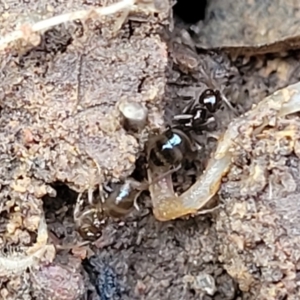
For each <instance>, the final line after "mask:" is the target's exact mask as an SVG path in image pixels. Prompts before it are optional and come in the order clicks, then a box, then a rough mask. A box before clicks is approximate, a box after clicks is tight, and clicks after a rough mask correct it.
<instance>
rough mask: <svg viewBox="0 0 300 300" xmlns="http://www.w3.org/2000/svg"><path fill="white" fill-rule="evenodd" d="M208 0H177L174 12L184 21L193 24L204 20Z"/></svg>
mask: <svg viewBox="0 0 300 300" xmlns="http://www.w3.org/2000/svg"><path fill="white" fill-rule="evenodd" d="M206 4H207V0H177V3H176V4H175V5H174V8H173V10H174V13H175V15H176V16H178V17H179V18H180V19H182V21H184V22H186V23H188V24H193V23H197V22H199V21H200V20H204V17H205V9H206Z"/></svg>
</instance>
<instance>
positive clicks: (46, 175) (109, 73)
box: [0, 0, 300, 300]
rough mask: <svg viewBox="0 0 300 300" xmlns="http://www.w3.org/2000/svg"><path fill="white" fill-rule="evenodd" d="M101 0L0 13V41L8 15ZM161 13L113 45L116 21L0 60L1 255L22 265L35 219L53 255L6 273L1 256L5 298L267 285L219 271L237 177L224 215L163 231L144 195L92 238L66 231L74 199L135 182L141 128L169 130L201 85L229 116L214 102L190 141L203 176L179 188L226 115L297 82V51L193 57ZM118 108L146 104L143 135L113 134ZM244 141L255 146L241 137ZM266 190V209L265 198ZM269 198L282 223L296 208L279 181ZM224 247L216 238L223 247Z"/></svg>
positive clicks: (222, 290) (140, 295) (73, 29)
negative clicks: (44, 228)
mask: <svg viewBox="0 0 300 300" xmlns="http://www.w3.org/2000/svg"><path fill="white" fill-rule="evenodd" d="M110 2H111V1H110ZM107 3H109V1H98V2H97V1H89V2H86V3H82V1H79V0H78V1H75V0H74V1H68V2H67V4H66V3H65V1H63V2H61V3H60V2H58V1H53V3H52V2H47V4H46V2H43V1H38V3H37V2H36V1H29V2H28V3H27V2H26V3H25V2H24V3H22V4H20V3H18V4H16V3H14V4H7V6H3V7H2V8H1V9H2V10H3V11H5V14H3V15H2V17H1V18H2V20H1V21H2V22H0V24H1V25H0V26H1V28H0V31H1V33H3V32H9V31H10V30H11V28H12V27H13V26H12V24H15V18H16V16H19V15H20V16H24V14H25V13H27V12H28V11H35V12H36V14H35V15H39V14H42V15H43V16H45V17H50V16H53V15H57V14H59V13H62V12H66V11H76V10H78V9H83V8H84V9H86V8H88V7H90V6H92V5H98V6H101V5H103V4H105V5H107ZM162 7H164V8H165V9H164V10H162V11H160V13H158V14H154V15H151V16H149V15H147V14H140V15H139V17H138V18H137V17H136V16H135V17H134V16H131V17H130V18H129V21H128V22H125V24H124V25H123V27H122V29H121V30H119V31H118V32H117V33H115V35H114V36H112V34H111V29H112V28H114V24H115V22H114V18H109V17H108V18H106V19H105V22H100V21H98V20H97V21H95V20H94V21H91V20H87V21H85V22H79V21H76V22H73V23H70V24H66V25H61V26H58V27H55V28H53V29H50V30H49V31H47V32H46V33H44V35H43V36H42V37H41V42H40V44H39V45H38V46H36V47H33V48H32V47H31V48H30V47H29V48H28V49H26V51H24V50H23V51H22V52H20V49H15V50H11V51H10V52H9V51H7V52H6V56H2V57H1V73H0V76H1V81H0V104H1V105H0V106H1V110H0V124H1V129H0V137H1V141H2V143H1V146H0V160H1V168H0V199H1V201H0V204H1V206H0V207H1V227H0V230H1V239H0V247H1V251H2V253H3V257H7V258H9V259H11V258H12V259H13V257H17V258H21V259H22V258H24V257H26V255H27V254H28V251H29V250H30V249H32V247H35V246H34V245H39V240H38V239H37V230H38V226H39V222H40V221H41V218H42V215H43V212H44V213H45V216H46V223H47V225H48V230H49V243H50V244H52V245H55V252H51V251H50V250H49V251H48V254H47V255H44V256H43V258H41V257H38V259H37V260H34V263H33V264H28V265H25V266H24V268H23V267H20V268H17V270H14V271H11V268H10V267H9V266H8V265H3V263H2V262H1V260H0V268H2V269H3V270H2V269H0V271H3V272H0V273H1V274H4V275H2V276H1V277H2V278H1V287H0V295H1V296H0V297H2V298H3V299H8V300H10V299H11V300H15V299H20V300H23V299H24V300H25V299H53V300H56V299H67V300H76V299H95V300H96V299H131V300H132V299H145V300H146V299H161V300H167V299H168V300H172V299H174V300H175V299H176V300H177V299H216V300H218V299H228V300H230V299H236V300H242V299H256V298H255V297H254V296H253V293H252V292H253V291H254V290H257V286H258V281H259V280H260V279H261V280H264V279H265V278H267V277H268V276H269V275H268V274H265V273H263V275H261V277H259V276H258V277H255V278H254V279H253V281H251V283H248V282H247V283H246V284H248V286H247V288H245V283H244V282H243V278H242V279H241V278H239V276H237V275H236V273H234V271H233V270H234V267H232V268H230V266H229V265H228V264H229V259H230V256H229V255H230V253H229V251H228V249H227V248H226V247H227V245H228V243H229V242H228V235H227V234H226V233H224V232H223V231H222V230H220V228H223V227H225V225H226V220H228V218H229V217H228V215H230V210H231V205H234V204H232V203H233V202H237V203H239V201H240V198H239V191H238V190H237V189H236V186H234V187H232V186H230V182H231V181H234V180H235V179H234V178H233V177H232V176H233V175H232V174H233V173H232V172H234V170H235V169H234V168H233V170H232V171H231V172H230V173H229V174H228V178H227V181H228V182H227V183H225V184H224V185H223V186H222V188H221V191H220V197H221V200H222V201H225V202H228V203H227V204H228V207H227V208H226V209H225V210H224V211H223V214H220V216H219V217H218V216H217V217H216V218H214V216H212V215H206V216H197V217H194V218H185V219H180V220H175V221H172V222H164V223H161V222H158V221H157V220H155V218H154V217H153V214H152V210H151V200H150V199H149V195H148V194H147V193H143V194H142V196H141V198H140V200H139V202H138V204H139V211H133V212H132V213H131V214H129V215H128V216H126V217H125V218H123V219H122V220H118V221H116V220H112V219H108V220H106V223H105V226H104V227H103V228H102V229H101V230H102V231H101V234H102V235H101V237H100V238H99V239H98V240H96V241H95V242H93V243H90V242H89V243H87V241H86V239H84V238H83V237H81V236H80V235H79V233H78V232H77V230H76V228H75V224H74V218H73V210H74V205H75V203H76V201H77V198H78V196H79V194H81V193H82V198H83V199H86V198H88V191H91V192H92V193H93V195H94V197H95V199H98V198H97V197H98V196H97V195H98V188H99V185H102V184H103V185H107V184H108V185H109V184H111V182H118V181H122V180H124V179H126V178H127V177H128V176H130V175H131V174H132V172H133V170H134V169H135V167H136V164H138V163H139V156H140V155H141V154H142V152H143V147H144V141H145V140H146V139H147V136H148V134H149V132H153V131H158V132H160V131H162V130H163V129H164V128H165V127H166V126H167V125H168V124H171V122H172V121H171V119H172V116H174V115H176V114H180V112H181V110H182V107H183V106H184V105H185V104H186V102H187V101H190V100H191V99H194V98H195V97H196V95H198V94H199V93H201V92H202V91H203V90H204V89H206V88H215V89H219V90H221V91H222V93H223V94H224V96H225V97H226V98H227V99H229V101H230V103H231V105H232V106H233V108H234V110H232V109H230V108H229V107H228V106H226V105H223V107H222V109H221V110H219V111H218V112H217V113H216V115H215V119H216V122H215V123H214V124H213V125H212V126H211V127H209V128H207V130H206V131H204V132H201V133H198V132H197V133H195V135H194V138H195V139H197V141H198V143H199V144H200V145H201V146H202V147H201V151H199V157H198V160H199V162H200V165H201V166H200V167H199V168H197V167H195V166H192V168H191V172H182V171H181V172H180V173H178V174H177V176H176V177H175V176H174V180H175V181H176V182H175V187H176V189H177V191H178V192H182V191H184V190H186V189H187V188H188V187H189V186H190V185H191V184H192V183H193V182H194V181H195V180H196V177H197V176H198V175H199V174H200V172H201V171H202V169H203V168H205V165H206V162H207V160H208V158H209V155H210V153H211V152H212V151H213V150H214V149H215V146H216V143H217V142H216V139H215V138H213V137H212V136H214V135H215V136H216V135H219V134H220V133H222V132H224V130H225V129H226V128H227V127H228V124H229V123H230V121H231V120H232V118H234V116H236V115H239V114H241V113H243V112H245V111H247V110H249V109H250V108H251V106H252V104H253V103H258V102H259V101H260V100H262V99H263V98H264V97H265V96H266V95H269V94H271V93H272V92H274V91H276V90H277V89H279V88H282V87H284V86H287V85H288V84H292V83H294V82H297V81H298V80H299V79H300V75H299V72H298V70H299V67H300V64H299V56H300V53H299V52H297V51H294V52H288V53H282V54H276V55H275V54H273V55H261V56H255V57H251V58H245V57H238V58H233V57H231V56H228V55H227V54H226V53H223V52H218V51H214V52H211V51H195V49H194V47H193V41H192V40H190V41H189V42H187V39H186V38H185V37H186V34H185V33H186V32H185V31H184V28H186V24H183V23H182V22H181V21H180V20H179V19H176V18H175V20H174V23H175V30H174V31H173V32H172V34H169V35H168V36H167V38H166V34H165V31H166V30H165V27H166V26H168V25H170V28H172V27H173V26H172V25H173V24H172V23H173V19H171V17H170V16H169V15H170V13H171V12H170V7H169V6H168V5H166V6H162ZM41 8H42V9H41ZM27 17H29V18H31V19H32V18H34V17H36V16H33V15H29V16H27ZM103 23H104V24H103ZM163 33H164V34H163ZM124 99H125V100H127V99H130V100H131V101H136V102H139V103H143V104H144V105H145V106H146V107H147V108H148V111H149V121H148V124H147V126H146V128H145V130H144V131H143V132H142V133H140V134H131V133H130V132H127V131H126V130H125V129H124V128H123V127H122V121H121V118H120V113H119V111H118V109H117V108H118V105H119V104H120V103H121V102H122V101H123V100H124ZM185 99H186V100H185ZM295 122H296V125H297V126H298V120H296V121H295ZM266 139H267V140H268V137H266ZM245 142H246V143H247V145H248V144H249V145H250V144H251V145H253V141H252V140H251V138H250V137H249V139H247V140H246V141H245ZM255 142H257V141H256V140H255ZM252 147H253V146H252ZM237 151H238V150H237ZM238 154H239V153H238V152H237V155H238ZM278 155H279V156H280V157H279V160H278V161H279V162H280V161H281V157H282V159H283V160H284V162H285V163H286V165H285V167H284V170H282V172H284V173H285V174H291V172H292V175H291V176H292V177H293V178H296V179H297V178H298V177H297V176H298V173H297V172H298V169H297V168H296V167H295V165H297V160H298V158H297V157H295V155H292V154H291V153H285V154H281V153H279V154H278ZM288 155H291V157H289V158H283V157H285V156H288ZM253 161H254V162H255V159H253ZM266 161H268V162H270V163H271V158H269V157H267V156H266ZM254 162H253V163H254ZM274 168H275V167H274ZM274 176H275V177H276V174H275V175H274ZM286 176H287V178H291V176H290V175H286ZM296 179H295V180H296ZM274 180H275V181H276V178H274ZM289 184H290V183H289ZM259 188H261V187H259ZM259 188H258V190H257V191H256V192H257V193H259V192H261V191H260V190H259ZM263 193H264V192H262V194H261V195H260V197H262V199H265V200H262V203H265V202H267V197H268V195H267V194H266V195H265V194H263ZM273 193H275V194H276V195H277V194H278V199H279V198H280V197H281V198H280V199H281V200H280V201H278V205H277V206H276V205H275V206H276V208H275V213H276V216H280V215H282V213H283V212H285V210H284V207H282V201H283V200H282V199H283V198H282V197H286V198H284V199H285V200H284V201H287V202H289V201H290V202H289V203H290V205H291V206H292V203H293V199H294V198H293V197H292V198H291V197H290V198H289V196H286V195H282V194H280V193H284V190H282V186H280V184H279V185H275V184H274V188H273ZM246 194H247V193H246ZM228 195H229V196H228ZM249 197H250V196H249ZM263 197H265V198H263ZM98 200H99V199H98ZM276 203H277V202H276ZM262 205H263V209H265V210H267V209H269V208H268V205H267V204H265V205H264V204H262ZM295 218H296V217H295ZM226 226H227V225H226ZM280 226H283V227H284V228H287V229H289V228H292V225H290V224H280ZM228 227H229V228H228V232H229V233H230V231H231V230H232V228H230V226H229V225H228ZM259 230H260V229H259ZM276 237H277V236H276V235H275V238H276ZM282 238H283V239H284V236H283V237H282ZM219 241H221V242H222V241H223V242H224V245H223V248H222V245H221V247H220V242H219ZM282 243H284V241H283V242H282ZM293 243H295V245H296V243H297V238H295V240H293ZM278 247H279V246H278ZM235 250H236V249H235ZM277 250H278V249H277V248H276V249H273V251H277ZM26 251H27V252H26ZM281 251H283V250H281ZM228 253H229V254H228ZM249 253H251V249H248V248H247V249H246V250H245V255H244V256H243V255H242V256H240V253H239V252H238V251H237V250H236V252H234V254H235V257H238V258H239V260H237V263H239V264H240V265H242V266H244V265H245V266H246V265H247V259H248V258H249V256H250V254H249ZM248 254H249V255H248ZM258 255H261V253H258ZM270 255H275V254H274V252H272V254H270ZM295 255H297V253H296V254H295ZM93 256H94V257H93ZM90 257H92V258H90ZM12 259H11V260H12ZM257 259H258V258H257ZM253 261H254V263H256V262H257V261H256V260H255V259H254V260H253ZM292 262H293V263H294V261H292ZM224 266H225V267H224ZM278 270H279V271H278ZM4 271H5V272H6V273H5V272H4ZM263 271H264V270H263ZM270 272H271V273H272V271H270ZM274 272H275V273H276V274H275V275H276V276H277V277H276V276H275V275H274V276H275V277H276V278H275V279H274V282H275V281H280V280H281V278H282V277H280V276H281V275H280V274H282V273H280V272H282V269H280V266H279V269H278V268H277V269H276V270H274ZM271 275H272V274H271ZM271 275H270V276H271ZM293 275H295V276H297V274H294V273H293ZM231 276H232V277H231ZM272 276H273V275H272ZM59 278H60V279H59ZM266 282H267V281H266ZM273 285H274V284H273V283H272V282H270V283H268V284H267V283H266V284H265V285H263V286H262V287H260V290H261V292H265V291H267V292H269V291H270V290H271V289H272V288H273ZM289 288H290V287H289ZM292 288H293V287H292ZM287 290H288V289H287ZM274 299H275V298H274ZM276 299H277V298H276ZM278 299H279V298H278ZM291 299H296V298H291Z"/></svg>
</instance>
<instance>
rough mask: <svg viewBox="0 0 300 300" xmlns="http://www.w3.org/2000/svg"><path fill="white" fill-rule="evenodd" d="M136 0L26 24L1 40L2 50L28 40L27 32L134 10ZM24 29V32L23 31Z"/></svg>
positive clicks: (0, 46)
mask: <svg viewBox="0 0 300 300" xmlns="http://www.w3.org/2000/svg"><path fill="white" fill-rule="evenodd" d="M135 2H136V1H135V0H121V1H120V2H117V3H114V4H111V5H109V6H106V7H100V8H94V9H92V10H79V11H75V12H71V13H65V14H62V15H59V16H55V17H52V18H49V19H46V20H42V21H39V22H37V23H35V24H34V25H29V24H26V25H25V24H24V25H23V26H22V25H21V26H20V28H19V29H17V30H15V31H13V32H11V33H9V34H7V35H6V36H4V37H2V38H0V48H1V49H2V48H3V47H5V46H6V45H7V44H9V43H11V42H13V41H16V40H18V39H21V38H26V33H25V31H27V32H28V31H29V32H31V33H34V32H39V31H43V30H46V29H49V28H51V27H53V26H56V25H59V24H62V23H65V22H68V21H75V20H79V19H84V18H87V17H88V16H89V15H91V14H92V13H96V14H98V15H100V16H107V15H111V14H114V13H116V12H119V11H122V10H124V9H128V8H132V7H133V6H134V5H135ZM22 29H23V30H22Z"/></svg>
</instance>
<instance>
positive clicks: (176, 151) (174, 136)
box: [147, 128, 196, 168]
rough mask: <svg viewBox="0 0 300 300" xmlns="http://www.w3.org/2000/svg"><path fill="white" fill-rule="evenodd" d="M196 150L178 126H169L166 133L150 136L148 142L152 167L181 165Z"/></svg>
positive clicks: (149, 160)
mask: <svg viewBox="0 0 300 300" xmlns="http://www.w3.org/2000/svg"><path fill="white" fill-rule="evenodd" d="M195 151H196V149H195V147H194V145H193V144H192V142H191V140H190V139H189V137H188V136H187V135H186V134H185V133H184V132H183V131H181V130H179V129H176V128H168V129H167V130H166V131H165V132H164V133H162V134H160V135H157V136H154V137H152V138H150V139H149V141H148V144H147V153H148V154H147V157H148V163H149V165H150V167H151V166H152V167H163V168H164V167H166V168H169V167H170V166H174V167H179V166H180V165H181V163H182V161H183V160H184V159H187V158H189V157H191V155H192V154H194V153H195Z"/></svg>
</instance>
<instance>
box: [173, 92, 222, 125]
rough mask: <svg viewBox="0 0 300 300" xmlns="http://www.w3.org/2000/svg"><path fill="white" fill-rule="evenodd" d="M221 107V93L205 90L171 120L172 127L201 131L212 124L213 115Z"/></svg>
mask: <svg viewBox="0 0 300 300" xmlns="http://www.w3.org/2000/svg"><path fill="white" fill-rule="evenodd" d="M221 106H222V97H221V93H220V91H218V90H212V89H206V90H205V91H204V92H202V93H201V95H200V96H199V98H198V99H196V100H195V101H191V102H190V103H189V104H188V105H187V106H186V107H185V108H184V109H183V111H182V114H180V115H176V116H174V118H173V123H174V124H173V125H174V127H175V128H176V127H178V128H180V129H182V130H185V129H193V130H195V129H196V130H202V129H203V128H205V127H206V126H207V125H208V124H210V123H211V122H214V121H215V119H214V113H216V112H217V110H218V109H220V108H221Z"/></svg>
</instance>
